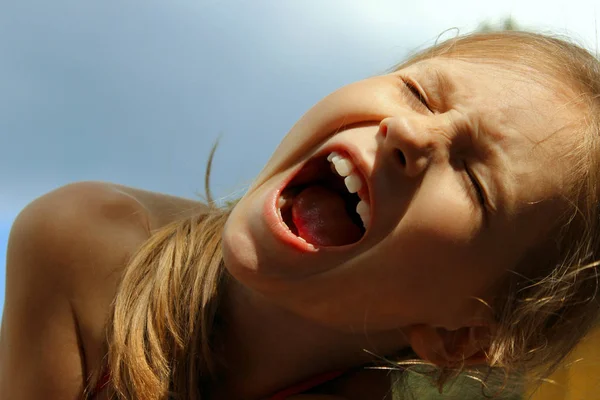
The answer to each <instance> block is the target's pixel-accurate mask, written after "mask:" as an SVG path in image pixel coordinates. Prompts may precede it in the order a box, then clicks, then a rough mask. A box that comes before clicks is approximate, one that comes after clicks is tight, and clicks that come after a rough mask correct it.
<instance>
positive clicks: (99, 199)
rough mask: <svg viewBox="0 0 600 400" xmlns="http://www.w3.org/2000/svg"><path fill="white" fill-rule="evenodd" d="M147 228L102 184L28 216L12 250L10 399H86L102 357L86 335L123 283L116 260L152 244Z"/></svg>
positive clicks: (6, 333) (5, 355)
mask: <svg viewBox="0 0 600 400" xmlns="http://www.w3.org/2000/svg"><path fill="white" fill-rule="evenodd" d="M147 221H148V220H147V216H145V215H144V211H143V207H141V206H140V205H139V204H136V202H135V201H134V199H132V198H128V197H127V196H125V195H122V194H119V193H118V192H117V191H115V190H113V189H111V187H110V185H107V184H102V183H94V182H84V183H77V184H72V185H67V186H64V187H62V188H59V189H57V190H54V191H52V192H50V193H48V194H46V195H44V196H41V197H40V198H38V199H36V200H34V201H33V202H32V203H30V204H29V205H28V206H27V207H25V208H24V209H23V210H22V211H21V213H20V214H19V215H18V216H17V218H16V220H15V222H14V223H13V226H12V229H11V232H10V236H9V242H8V249H7V261H6V283H7V284H6V296H5V305H4V312H3V320H2V331H1V334H0V360H1V361H0V388H1V390H2V391H3V392H5V393H7V392H8V393H13V394H15V395H16V394H17V393H19V394H20V396H21V397H17V398H39V395H40V394H42V393H44V396H45V398H66V397H74V396H77V395H78V393H79V394H80V391H81V390H82V387H83V385H84V382H85V379H86V377H87V371H88V367H89V365H86V364H87V363H88V362H89V361H90V360H89V358H90V356H92V357H94V354H93V353H94V351H91V352H87V351H86V350H88V349H92V348H98V347H99V346H96V345H94V344H93V343H92V342H93V341H92V340H90V335H86V333H85V332H83V331H82V328H85V329H86V330H87V332H88V333H89V332H92V331H94V330H96V331H98V330H99V329H96V326H98V327H99V326H101V325H102V320H103V318H104V315H103V314H104V313H105V312H107V311H108V310H104V309H105V308H107V307H105V305H106V304H109V301H108V302H107V300H108V298H109V297H110V296H111V294H110V291H111V290H110V286H111V284H114V282H116V281H117V280H118V278H116V277H115V276H116V275H118V274H112V275H111V274H110V272H108V271H110V269H111V268H112V269H115V266H116V265H117V264H115V263H112V262H111V259H115V258H119V257H124V254H125V248H126V247H128V246H129V244H133V243H135V242H138V243H139V242H141V241H143V240H145V239H144V238H145V237H147V235H148V233H147V232H148V222H147ZM109 277H110V279H109ZM111 279H112V280H111ZM111 282H113V283H111ZM94 289H95V291H94ZM82 319H87V320H88V321H92V322H95V323H96V325H94V323H91V324H89V323H88V324H87V325H86V324H85V323H82ZM98 336H100V335H98ZM98 354H99V353H98ZM57 360H60V362H57ZM33 381H35V382H36V385H34V386H32V385H31V382H33Z"/></svg>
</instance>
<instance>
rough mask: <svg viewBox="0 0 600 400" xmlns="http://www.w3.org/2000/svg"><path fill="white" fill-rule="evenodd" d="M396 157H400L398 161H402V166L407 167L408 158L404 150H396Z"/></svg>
mask: <svg viewBox="0 0 600 400" xmlns="http://www.w3.org/2000/svg"><path fill="white" fill-rule="evenodd" d="M396 156H397V157H398V160H400V164H402V166H403V167H406V157H405V156H404V153H403V152H402V150H398V149H396Z"/></svg>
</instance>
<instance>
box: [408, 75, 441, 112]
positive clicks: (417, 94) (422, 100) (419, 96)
mask: <svg viewBox="0 0 600 400" xmlns="http://www.w3.org/2000/svg"><path fill="white" fill-rule="evenodd" d="M402 82H403V83H404V88H405V89H408V92H410V94H411V97H412V98H413V99H416V100H418V103H419V105H420V106H421V107H423V106H425V108H426V109H427V110H428V111H429V112H433V110H432V109H431V108H430V107H429V104H428V103H427V98H426V97H425V96H424V95H423V93H422V92H421V90H420V89H419V88H418V87H417V85H415V84H414V83H413V82H411V81H409V80H406V79H402Z"/></svg>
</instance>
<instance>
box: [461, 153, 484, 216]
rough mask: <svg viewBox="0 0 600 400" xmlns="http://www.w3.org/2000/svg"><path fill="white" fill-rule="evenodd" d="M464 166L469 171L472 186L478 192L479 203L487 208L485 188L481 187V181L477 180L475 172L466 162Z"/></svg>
mask: <svg viewBox="0 0 600 400" xmlns="http://www.w3.org/2000/svg"><path fill="white" fill-rule="evenodd" d="M464 166H465V172H466V173H467V176H468V177H469V180H470V181H471V186H472V187H473V189H474V191H475V193H477V199H478V200H479V204H481V205H482V206H483V208H484V209H485V208H486V204H487V203H486V201H485V193H484V192H483V188H482V187H481V184H480V183H479V181H478V180H477V178H476V177H475V175H474V174H473V172H472V171H471V170H470V169H469V167H468V166H467V164H466V163H465V164H464Z"/></svg>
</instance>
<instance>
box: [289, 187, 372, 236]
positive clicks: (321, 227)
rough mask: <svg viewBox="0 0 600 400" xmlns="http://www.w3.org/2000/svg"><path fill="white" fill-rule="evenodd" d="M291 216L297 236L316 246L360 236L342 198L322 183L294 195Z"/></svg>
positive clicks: (358, 229)
mask: <svg viewBox="0 0 600 400" xmlns="http://www.w3.org/2000/svg"><path fill="white" fill-rule="evenodd" d="M292 219H293V221H294V224H295V225H296V228H297V229H298V236H300V237H301V238H302V239H304V240H306V241H307V242H308V243H312V244H315V245H320V246H342V245H345V244H350V243H354V242H356V241H358V240H359V239H360V237H361V236H362V232H361V229H360V228H359V227H358V226H357V225H356V224H355V223H354V222H352V220H351V219H350V217H349V216H348V214H347V213H346V205H345V203H344V199H342V197H341V196H340V195H339V194H338V193H337V192H335V191H333V190H331V189H328V188H325V187H323V186H310V187H308V188H306V189H304V190H303V191H302V192H300V193H299V194H298V195H296V197H295V198H294V204H293V205H292Z"/></svg>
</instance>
